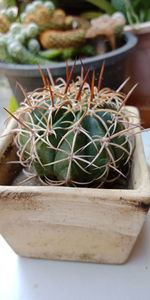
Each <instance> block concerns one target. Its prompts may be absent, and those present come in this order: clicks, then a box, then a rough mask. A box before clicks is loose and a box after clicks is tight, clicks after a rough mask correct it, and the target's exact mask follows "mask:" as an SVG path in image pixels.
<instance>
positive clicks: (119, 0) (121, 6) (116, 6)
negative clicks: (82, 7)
mask: <svg viewBox="0 0 150 300" xmlns="http://www.w3.org/2000/svg"><path fill="white" fill-rule="evenodd" d="M85 1H86V2H90V3H91V4H93V5H95V7H98V8H99V9H100V11H99V14H102V13H107V14H112V13H113V12H114V11H119V12H121V13H123V14H124V16H125V17H126V20H127V23H129V24H131V25H132V24H136V23H140V22H146V21H150V1H149V0H132V1H131V0H110V1H108V0H85ZM96 13H98V12H96ZM88 14H89V16H90V12H88Z"/></svg>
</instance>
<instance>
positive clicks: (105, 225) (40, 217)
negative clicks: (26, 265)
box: [0, 66, 150, 264]
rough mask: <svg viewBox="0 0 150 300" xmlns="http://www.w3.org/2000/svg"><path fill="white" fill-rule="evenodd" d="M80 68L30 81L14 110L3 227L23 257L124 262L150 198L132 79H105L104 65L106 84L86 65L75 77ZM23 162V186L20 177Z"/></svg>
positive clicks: (3, 175)
mask: <svg viewBox="0 0 150 300" xmlns="http://www.w3.org/2000/svg"><path fill="white" fill-rule="evenodd" d="M73 71H74V67H73V68H72V70H71V72H69V70H68V66H67V68H66V78H67V81H66V82H65V81H64V80H63V79H61V80H60V82H57V85H55V84H54V82H53V80H52V78H51V75H50V73H49V75H50V76H49V79H48V78H47V77H45V76H44V73H43V72H42V70H41V74H42V78H43V82H44V87H43V88H39V89H36V90H35V91H32V92H30V93H27V94H26V92H25V91H24V90H23V88H22V91H23V93H24V95H25V100H24V103H22V105H21V106H20V108H19V109H18V110H17V111H16V113H15V114H12V113H10V112H9V114H10V116H11V121H10V123H9V126H8V128H7V129H6V131H5V133H4V135H3V137H1V139H0V184H1V186H0V231H1V233H2V235H3V236H4V238H5V239H6V240H7V241H8V243H9V244H10V245H11V246H12V248H13V249H14V250H15V251H16V252H17V253H18V254H20V255H23V256H27V257H40V258H49V259H59V260H73V261H85V262H97V263H115V264H116V263H123V262H125V261H126V260H127V258H128V256H129V254H130V252H131V249H132V248H133V245H134V243H135V241H136V239H137V237H138V234H139V232H140V230H141V227H142V225H143V222H144V220H145V216H146V214H147V212H148V208H149V204H150V189H149V173H148V170H147V166H146V162H145V158H144V153H143V148H142V143H141V138H140V125H139V117H138V113H137V110H136V109H135V108H133V107H130V108H129V107H126V106H125V104H126V101H127V99H128V97H129V96H130V94H131V92H132V91H130V92H129V93H128V94H127V95H124V94H123V93H122V92H121V89H122V88H123V86H124V84H122V86H120V88H119V89H118V90H117V91H114V90H112V89H110V88H102V87H101V82H102V75H103V68H102V71H101V73H100V76H99V80H98V84H97V85H95V73H94V72H93V75H92V80H91V81H90V79H89V76H88V72H86V70H85V67H83V68H82V70H81V76H80V77H78V78H77V80H76V81H75V82H72V76H73ZM15 163H16V164H15ZM16 166H17V168H18V169H17V168H16ZM20 167H22V168H23V170H24V172H25V174H26V178H25V179H21V181H22V184H23V186H22V185H21V183H20V185H17V183H16V181H15V182H14V177H16V175H17V173H18V171H19V170H20ZM8 174H9V175H8ZM19 178H20V177H19ZM21 178H22V177H21ZM19 180H20V179H19ZM29 182H30V184H31V185H29ZM16 185H17V186H16Z"/></svg>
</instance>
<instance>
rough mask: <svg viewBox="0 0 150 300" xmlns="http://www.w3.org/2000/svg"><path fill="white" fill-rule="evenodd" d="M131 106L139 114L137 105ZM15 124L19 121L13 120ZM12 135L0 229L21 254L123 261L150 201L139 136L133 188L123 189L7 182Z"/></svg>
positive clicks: (4, 144) (6, 141)
mask: <svg viewBox="0 0 150 300" xmlns="http://www.w3.org/2000/svg"><path fill="white" fill-rule="evenodd" d="M128 109H130V111H132V113H133V114H134V115H137V110H136V109H135V108H128ZM133 120H134V118H133ZM13 126H15V122H14V121H13V122H12V123H11V124H10V127H11V128H12V127H13ZM5 133H8V131H7V130H6V132H5ZM12 140H13V137H12V136H10V135H7V136H5V137H4V138H2V139H1V143H0V155H1V157H0V160H1V164H0V183H1V184H2V183H3V184H5V185H1V186H0V232H1V233H2V235H3V236H4V238H5V239H6V241H7V242H8V243H9V244H10V245H11V247H12V248H13V249H14V250H15V251H16V253H18V254H19V255H23V256H27V257H39V258H49V259H58V260H72V261H85V262H96V263H111V264H120V263H124V262H125V261H126V260H127V258H128V256H129V254H130V252H131V250H132V248H133V246H134V244H135V241H136V239H137V237H138V235H139V233H140V231H141V228H142V226H143V223H144V220H145V217H146V214H147V212H148V208H149V205H150V186H149V180H150V179H149V173H148V168H147V165H146V161H145V157H144V152H143V146H142V141H141V137H140V135H139V134H137V135H136V147H135V151H134V157H133V163H132V172H131V178H130V188H129V189H121V190H120V189H118V190H116V189H113V190H109V189H89V188H88V189H87V188H71V187H69V188H68V187H48V186H47V187H44V186H40V188H39V187H37V186H17V187H16V186H6V184H8V179H9V170H8V171H7V168H8V164H7V165H5V170H6V173H5V174H3V173H2V168H3V166H4V161H6V160H8V159H9V155H10V153H12V152H13V149H14V147H13V146H12ZM14 152H15V151H14ZM13 166H14V165H12V168H13ZM14 168H16V167H14Z"/></svg>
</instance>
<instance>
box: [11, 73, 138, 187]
mask: <svg viewBox="0 0 150 300" xmlns="http://www.w3.org/2000/svg"><path fill="white" fill-rule="evenodd" d="M93 78H94V77H93ZM70 80H71V79H70ZM92 82H93V80H92ZM124 98H125V95H124V96H123V94H121V93H120V94H119V93H118V92H115V91H112V90H109V89H102V90H99V88H98V87H94V86H93V83H92V84H91V86H89V84H88V83H87V82H85V80H84V81H82V80H81V78H78V81H76V82H73V83H70V84H69V81H68V82H67V84H66V83H65V82H64V81H63V80H62V82H61V83H60V85H57V86H55V85H52V86H50V83H49V84H48V83H47V81H45V86H44V88H43V89H42V90H41V89H39V90H36V91H33V92H32V93H29V94H28V96H27V98H26V99H25V102H24V104H22V107H21V108H20V109H19V111H18V112H17V113H16V117H17V118H18V128H17V132H16V144H17V146H18V149H19V150H18V155H19V159H20V162H21V163H22V164H23V165H25V166H27V167H30V168H33V169H34V172H35V173H36V175H37V176H38V177H39V178H40V180H42V182H43V183H44V184H56V185H67V186H89V187H99V186H101V185H103V184H104V183H105V182H107V180H110V179H111V174H113V175H112V176H113V180H114V179H115V178H116V177H118V176H121V175H122V174H123V169H124V165H125V164H127V163H128V160H130V158H131V154H132V150H133V146H132V143H131V141H130V138H129V137H128V132H131V130H133V127H134V126H132V124H130V125H129V123H128V115H127V113H126V112H125V110H124V105H123V100H124Z"/></svg>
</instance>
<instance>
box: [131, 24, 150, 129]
mask: <svg viewBox="0 0 150 300" xmlns="http://www.w3.org/2000/svg"><path fill="white" fill-rule="evenodd" d="M126 31H130V32H133V33H134V34H136V35H137V37H138V43H137V46H136V48H135V49H134V51H133V52H132V54H131V56H130V57H129V59H128V62H127V70H126V76H127V77H128V76H130V78H131V79H130V81H129V82H128V84H127V85H126V88H127V89H128V90H129V89H130V88H131V87H132V86H133V85H134V84H135V83H138V86H137V87H136V89H135V91H134V93H133V94H132V96H131V98H130V100H129V102H128V103H129V104H131V105H135V106H137V107H138V108H139V110H140V114H141V120H142V125H143V126H144V127H150V22H145V23H143V24H140V25H139V28H138V29H136V30H133V28H131V26H126Z"/></svg>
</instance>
